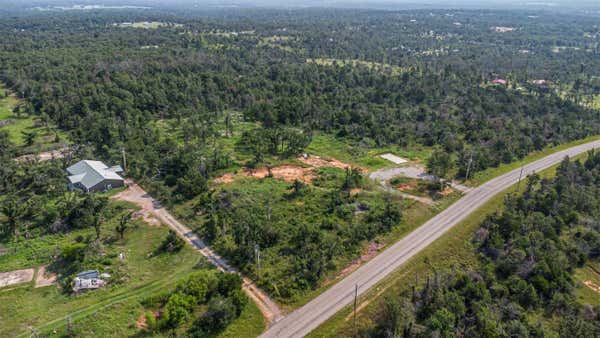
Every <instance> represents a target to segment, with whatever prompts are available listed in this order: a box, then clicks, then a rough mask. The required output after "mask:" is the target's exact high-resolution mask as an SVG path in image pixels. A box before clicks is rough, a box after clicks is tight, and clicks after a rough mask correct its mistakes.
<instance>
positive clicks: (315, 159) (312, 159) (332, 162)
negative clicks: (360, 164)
mask: <svg viewBox="0 0 600 338" xmlns="http://www.w3.org/2000/svg"><path fill="white" fill-rule="evenodd" d="M298 161H300V162H302V163H304V164H307V165H309V166H311V167H314V168H321V167H334V168H340V169H346V168H351V167H352V165H350V164H348V163H344V162H342V161H339V160H336V159H335V158H330V159H323V158H322V157H321V156H311V155H306V156H299V157H298ZM359 169H361V170H362V168H359Z"/></svg>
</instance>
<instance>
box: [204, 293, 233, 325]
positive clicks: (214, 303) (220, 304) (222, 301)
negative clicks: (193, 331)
mask: <svg viewBox="0 0 600 338" xmlns="http://www.w3.org/2000/svg"><path fill="white" fill-rule="evenodd" d="M237 316H238V309H237V307H236V305H235V304H234V302H233V299H232V298H223V297H222V296H220V295H218V296H216V297H213V298H212V299H211V300H210V302H209V303H208V310H207V311H206V313H205V314H204V315H203V316H202V317H201V318H200V327H201V328H202V329H203V330H204V331H206V332H218V331H221V330H223V329H224V328H226V327H227V325H229V324H230V323H231V322H232V321H233V320H234V319H235V318H237Z"/></svg>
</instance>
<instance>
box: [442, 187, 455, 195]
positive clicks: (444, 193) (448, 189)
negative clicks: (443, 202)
mask: <svg viewBox="0 0 600 338" xmlns="http://www.w3.org/2000/svg"><path fill="white" fill-rule="evenodd" d="M453 192H454V189H452V188H450V187H446V188H445V189H444V190H442V191H440V195H442V196H448V195H450V194H452V193H453Z"/></svg>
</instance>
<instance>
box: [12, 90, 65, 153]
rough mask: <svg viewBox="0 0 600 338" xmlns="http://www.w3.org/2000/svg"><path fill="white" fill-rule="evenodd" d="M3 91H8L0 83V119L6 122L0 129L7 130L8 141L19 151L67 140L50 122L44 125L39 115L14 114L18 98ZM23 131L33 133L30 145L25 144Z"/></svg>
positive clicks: (53, 144) (50, 146)
mask: <svg viewBox="0 0 600 338" xmlns="http://www.w3.org/2000/svg"><path fill="white" fill-rule="evenodd" d="M5 93H9V92H8V91H7V89H6V87H4V85H2V84H0V121H7V122H5V123H7V124H6V125H4V126H2V127H0V130H6V131H8V134H9V139H10V141H11V142H12V143H14V144H15V145H17V146H18V147H19V148H20V149H19V152H21V153H37V152H40V151H44V150H49V149H55V148H58V147H60V146H62V145H63V144H64V143H65V142H67V136H66V134H65V133H64V132H61V131H59V130H58V129H57V128H55V127H54V126H52V125H51V124H49V125H47V126H45V125H44V124H43V123H42V121H41V119H40V118H39V117H36V116H28V115H25V114H20V115H19V116H17V115H15V114H14V113H13V109H14V108H15V107H17V106H18V105H19V103H20V102H19V99H18V98H17V97H16V96H14V95H12V94H11V95H8V96H6V95H5ZM23 133H35V138H34V140H33V144H32V145H30V146H27V145H26V144H25V138H24V135H23ZM56 134H58V138H59V140H58V141H59V142H55V141H56Z"/></svg>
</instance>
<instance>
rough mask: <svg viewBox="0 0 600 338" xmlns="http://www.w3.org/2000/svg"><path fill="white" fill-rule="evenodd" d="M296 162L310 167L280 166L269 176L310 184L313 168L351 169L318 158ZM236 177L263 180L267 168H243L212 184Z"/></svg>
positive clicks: (302, 159) (225, 181) (266, 173)
mask: <svg viewBox="0 0 600 338" xmlns="http://www.w3.org/2000/svg"><path fill="white" fill-rule="evenodd" d="M298 161H300V162H302V163H304V164H306V165H309V166H310V167H301V166H298V165H292V164H282V165H278V166H275V167H271V170H270V171H271V176H272V177H274V178H277V179H280V180H284V181H286V182H293V181H294V180H298V181H301V182H304V183H310V182H311V181H312V180H313V179H315V177H316V175H315V174H314V172H313V170H314V168H321V167H334V168H340V169H346V168H351V167H352V166H351V165H350V164H348V163H344V162H341V161H338V160H336V159H330V160H325V159H323V158H321V157H320V156H307V157H304V156H299V157H298ZM358 169H359V170H361V171H365V170H364V169H363V168H358ZM237 176H243V177H255V178H265V177H268V176H269V168H267V167H262V168H257V169H250V168H245V169H244V170H243V171H242V172H241V173H239V174H237V175H236V174H234V173H225V174H223V175H221V176H219V177H217V178H215V179H214V180H213V182H214V183H217V184H221V183H224V184H227V183H231V182H233V181H234V180H235V178H236V177H237Z"/></svg>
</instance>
